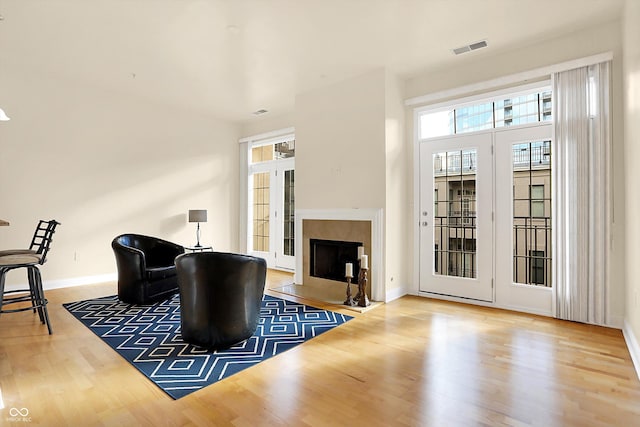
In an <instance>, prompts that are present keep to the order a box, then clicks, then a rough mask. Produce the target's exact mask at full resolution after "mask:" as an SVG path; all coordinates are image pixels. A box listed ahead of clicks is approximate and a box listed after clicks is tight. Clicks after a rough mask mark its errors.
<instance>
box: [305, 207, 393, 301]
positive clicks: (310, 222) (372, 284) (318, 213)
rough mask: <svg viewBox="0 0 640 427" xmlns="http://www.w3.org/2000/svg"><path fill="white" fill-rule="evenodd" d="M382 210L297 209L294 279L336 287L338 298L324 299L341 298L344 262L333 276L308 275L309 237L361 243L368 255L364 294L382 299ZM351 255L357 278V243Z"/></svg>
mask: <svg viewBox="0 0 640 427" xmlns="http://www.w3.org/2000/svg"><path fill="white" fill-rule="evenodd" d="M382 224H383V221H382V210H381V209H318V210H316V209H313V210H307V209H296V255H297V256H296V272H295V275H294V283H295V284H296V285H304V286H309V287H310V288H313V289H323V290H335V293H336V294H337V295H338V297H337V298H333V299H331V300H324V301H327V302H332V303H334V302H335V301H334V299H335V300H336V301H337V300H339V302H338V303H342V301H344V295H345V289H346V287H345V282H344V281H343V280H344V273H345V266H344V264H346V262H345V263H342V261H340V263H342V266H341V267H340V269H339V270H336V272H337V273H336V275H338V274H339V275H340V277H339V278H337V279H336V280H333V279H326V278H320V277H314V276H313V275H311V274H310V273H311V244H310V241H311V239H316V240H333V241H338V242H357V243H361V244H362V247H363V248H364V253H365V254H366V255H369V272H368V283H367V291H366V292H367V295H368V297H369V299H370V300H372V301H385V286H384V283H383V280H382V278H383V277H384V265H383V262H382V236H383V233H382V232H383V227H382ZM355 250H356V255H355V256H354V257H353V262H352V264H353V268H354V276H355V278H357V276H358V275H357V272H358V271H357V270H356V267H357V246H356V249H355Z"/></svg>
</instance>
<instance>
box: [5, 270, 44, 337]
mask: <svg viewBox="0 0 640 427" xmlns="http://www.w3.org/2000/svg"><path fill="white" fill-rule="evenodd" d="M21 267H24V268H26V269H27V276H28V279H29V289H19V290H13V291H5V288H4V287H5V277H6V273H7V272H9V271H10V270H13V269H14V268H18V267H13V268H2V269H0V314H2V313H17V312H20V311H26V310H32V311H33V312H34V313H35V312H36V311H37V312H38V317H39V318H40V322H41V323H42V324H44V325H47V330H48V331H49V335H51V334H52V333H53V330H52V329H51V322H50V321H49V312H48V311H47V303H48V301H47V299H46V298H45V296H44V289H43V288H42V276H41V275H40V270H39V269H38V267H37V266H36V265H29V266H21ZM12 294H17V296H11V295H12ZM25 301H30V302H31V306H30V307H21V308H16V309H7V308H6V307H7V305H8V304H14V303H18V302H25Z"/></svg>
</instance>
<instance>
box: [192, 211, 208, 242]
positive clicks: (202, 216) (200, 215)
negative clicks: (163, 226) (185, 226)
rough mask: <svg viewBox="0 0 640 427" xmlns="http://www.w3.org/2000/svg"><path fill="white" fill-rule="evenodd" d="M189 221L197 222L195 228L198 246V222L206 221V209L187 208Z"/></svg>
mask: <svg viewBox="0 0 640 427" xmlns="http://www.w3.org/2000/svg"><path fill="white" fill-rule="evenodd" d="M189 222H197V223H198V228H197V229H196V240H197V243H196V247H197V248H199V247H201V246H202V245H201V244H200V223H201V222H207V210H206V209H189Z"/></svg>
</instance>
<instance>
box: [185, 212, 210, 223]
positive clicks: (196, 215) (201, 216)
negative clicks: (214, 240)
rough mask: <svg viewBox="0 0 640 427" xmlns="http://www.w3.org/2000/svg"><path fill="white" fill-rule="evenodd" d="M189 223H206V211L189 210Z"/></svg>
mask: <svg viewBox="0 0 640 427" xmlns="http://www.w3.org/2000/svg"><path fill="white" fill-rule="evenodd" d="M189 222H207V210H206V209H189Z"/></svg>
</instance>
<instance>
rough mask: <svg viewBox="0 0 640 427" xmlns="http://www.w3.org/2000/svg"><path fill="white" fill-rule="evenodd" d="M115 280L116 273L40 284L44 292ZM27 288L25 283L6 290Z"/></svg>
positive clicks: (8, 287)
mask: <svg viewBox="0 0 640 427" xmlns="http://www.w3.org/2000/svg"><path fill="white" fill-rule="evenodd" d="M116 280H118V274H117V273H108V274H100V275H97V276H84V277H74V278H71V279H60V280H46V281H44V282H42V287H43V288H44V290H45V291H46V290H50V289H59V288H69V287H72V286H82V285H93V284H96V283H105V282H115V281H116ZM27 287H28V285H27V283H18V284H15V285H7V286H6V290H7V291H11V290H15V289H24V288H27Z"/></svg>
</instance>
